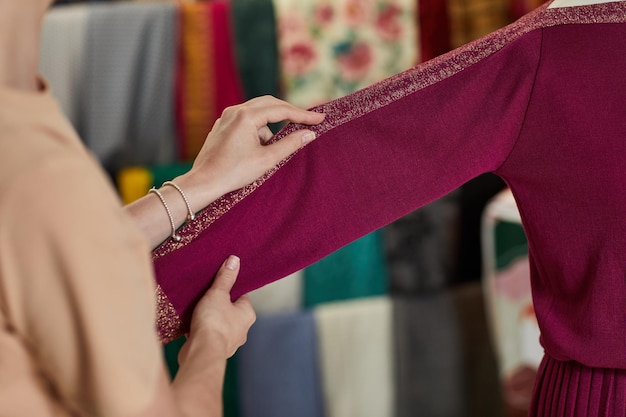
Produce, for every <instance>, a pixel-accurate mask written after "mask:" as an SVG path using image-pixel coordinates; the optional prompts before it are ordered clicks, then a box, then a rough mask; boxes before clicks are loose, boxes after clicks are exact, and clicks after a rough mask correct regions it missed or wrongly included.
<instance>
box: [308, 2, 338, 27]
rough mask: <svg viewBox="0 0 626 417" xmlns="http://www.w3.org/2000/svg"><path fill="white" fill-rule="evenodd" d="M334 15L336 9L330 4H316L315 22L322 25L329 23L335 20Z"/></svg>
mask: <svg viewBox="0 0 626 417" xmlns="http://www.w3.org/2000/svg"><path fill="white" fill-rule="evenodd" d="M334 15H335V10H333V7H332V6H331V5H330V4H319V5H317V6H315V10H314V11H313V17H314V19H315V23H317V24H318V25H319V26H322V27H323V26H326V25H328V23H330V22H331V21H332V20H333V17H334Z"/></svg>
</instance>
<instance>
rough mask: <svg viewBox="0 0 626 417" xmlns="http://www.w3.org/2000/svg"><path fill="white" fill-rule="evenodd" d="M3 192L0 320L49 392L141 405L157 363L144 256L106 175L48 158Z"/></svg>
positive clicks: (90, 409) (106, 404)
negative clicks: (1, 305) (1, 313)
mask: <svg viewBox="0 0 626 417" xmlns="http://www.w3.org/2000/svg"><path fill="white" fill-rule="evenodd" d="M2 199H3V200H4V201H3V203H2V211H3V212H2V213H0V216H1V217H0V218H1V219H2V222H3V223H2V230H0V251H1V252H0V257H1V259H2V266H1V268H2V275H3V281H4V282H3V283H2V284H3V285H4V288H3V292H4V297H5V301H6V303H7V314H8V320H9V322H10V323H11V325H12V326H15V331H16V332H17V333H18V334H19V335H20V337H22V338H23V342H24V344H25V345H26V347H27V349H29V350H30V352H31V354H32V357H33V358H34V360H35V363H36V366H37V367H38V368H39V369H40V370H41V373H42V375H43V378H44V380H45V381H46V382H47V383H49V384H50V391H51V392H53V393H56V394H55V395H56V396H58V397H59V399H60V401H61V403H62V404H64V405H65V406H67V407H70V409H72V410H76V411H79V414H80V413H85V414H86V415H89V416H103V417H104V416H106V417H109V416H110V417H118V416H119V417H122V416H129V415H135V414H137V413H139V412H141V411H142V410H143V409H144V408H145V407H146V406H147V405H148V404H149V403H150V402H151V401H153V400H154V395H155V392H156V382H157V377H158V375H159V372H161V371H162V359H161V350H160V346H159V344H158V341H157V336H156V333H155V327H154V316H155V314H154V309H155V304H154V288H153V283H152V279H153V278H152V269H151V268H152V264H151V261H150V253H149V250H148V248H147V247H146V244H145V243H144V242H143V241H142V239H141V237H140V235H139V232H138V231H137V230H136V228H135V226H134V224H132V223H131V221H130V219H128V218H126V217H125V215H124V213H123V212H122V210H121V206H120V203H119V201H118V200H117V198H116V196H115V193H114V191H113V189H112V187H111V186H110V184H108V181H107V180H106V178H105V176H104V175H103V174H102V173H101V172H100V171H99V170H98V169H97V168H96V166H95V164H94V163H93V162H92V161H91V160H89V158H81V157H76V155H74V156H72V155H64V156H60V157H55V158H47V160H46V161H45V162H43V163H41V164H38V166H37V167H35V168H33V169H32V170H30V171H29V172H28V174H26V175H22V176H21V177H20V178H19V180H18V181H17V182H16V183H14V185H13V186H12V187H11V188H10V189H8V190H7V194H6V195H3V196H2ZM80 415H82V414H80Z"/></svg>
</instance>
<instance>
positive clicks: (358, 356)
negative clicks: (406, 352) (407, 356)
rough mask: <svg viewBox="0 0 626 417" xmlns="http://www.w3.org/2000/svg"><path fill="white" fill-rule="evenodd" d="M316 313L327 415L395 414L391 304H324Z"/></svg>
mask: <svg viewBox="0 0 626 417" xmlns="http://www.w3.org/2000/svg"><path fill="white" fill-rule="evenodd" d="M314 315H315V320H316V324H317V329H318V338H319V354H320V368H321V380H322V392H323V395H324V402H325V407H326V416H327V417H381V416H393V415H394V414H395V413H394V401H393V398H394V391H395V389H394V372H393V366H394V365H393V363H394V361H393V331H392V329H393V326H392V303H391V300H390V299H389V298H387V297H372V298H363V299H358V300H353V301H346V302H337V303H329V304H322V305H320V306H319V307H317V308H315V310H314Z"/></svg>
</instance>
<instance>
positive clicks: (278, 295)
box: [248, 271, 304, 316]
mask: <svg viewBox="0 0 626 417" xmlns="http://www.w3.org/2000/svg"><path fill="white" fill-rule="evenodd" d="M303 280H304V272H303V271H298V272H294V273H293V274H291V275H289V276H288V277H285V278H282V279H280V280H278V281H274V282H272V283H270V284H267V285H266V286H264V287H261V288H259V289H256V290H254V291H250V292H249V293H248V296H249V297H250V301H251V302H252V306H253V307H254V311H255V312H256V314H257V316H267V315H273V314H278V313H288V312H294V311H298V310H301V309H302V307H303V302H302V298H303Z"/></svg>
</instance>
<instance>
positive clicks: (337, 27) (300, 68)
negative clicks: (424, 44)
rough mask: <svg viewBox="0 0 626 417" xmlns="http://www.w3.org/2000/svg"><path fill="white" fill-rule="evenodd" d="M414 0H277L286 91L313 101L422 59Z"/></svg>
mask: <svg viewBox="0 0 626 417" xmlns="http://www.w3.org/2000/svg"><path fill="white" fill-rule="evenodd" d="M415 6H416V5H415V1H414V0H341V1H330V0H322V1H320V0H306V1H302V0H274V9H275V11H276V18H277V22H278V23H277V24H278V45H279V55H280V70H281V83H282V88H283V90H284V93H283V97H284V98H285V100H287V101H289V102H290V103H293V104H295V105H297V106H300V107H311V106H313V105H317V104H320V103H323V102H326V101H328V100H331V99H334V98H338V97H342V96H344V95H346V94H348V93H352V92H353V91H356V90H358V89H360V88H363V87H366V86H368V85H370V84H372V83H374V82H376V81H380V80H381V79H383V78H385V77H388V76H390V75H393V74H396V73H398V72H400V71H402V70H405V69H407V68H410V67H411V66H413V65H415V63H416V62H417V48H418V47H417V45H416V39H417V37H416V32H415V27H416V21H417V19H416V10H415Z"/></svg>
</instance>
